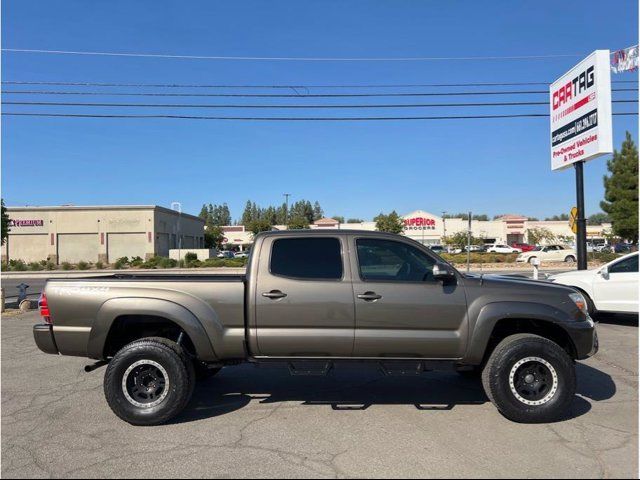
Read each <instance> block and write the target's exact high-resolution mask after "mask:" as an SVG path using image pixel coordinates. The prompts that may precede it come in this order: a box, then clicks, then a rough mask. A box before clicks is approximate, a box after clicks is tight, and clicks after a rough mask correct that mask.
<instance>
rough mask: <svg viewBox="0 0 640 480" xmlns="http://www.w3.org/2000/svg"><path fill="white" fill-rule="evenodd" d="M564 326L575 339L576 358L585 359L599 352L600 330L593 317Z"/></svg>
mask: <svg viewBox="0 0 640 480" xmlns="http://www.w3.org/2000/svg"><path fill="white" fill-rule="evenodd" d="M564 326H565V328H566V329H567V332H568V333H569V335H570V336H571V340H573V345H574V346H575V349H576V360H584V359H585V358H589V357H592V356H593V355H595V354H596V353H597V352H598V348H600V344H599V341H598V331H597V330H596V324H595V323H594V321H593V320H592V319H591V317H587V319H586V321H584V322H571V323H566V324H565V325H564Z"/></svg>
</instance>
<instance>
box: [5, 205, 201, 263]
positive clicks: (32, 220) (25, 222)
mask: <svg viewBox="0 0 640 480" xmlns="http://www.w3.org/2000/svg"><path fill="white" fill-rule="evenodd" d="M7 213H8V214H9V219H10V222H9V228H10V231H9V237H8V239H7V242H6V243H5V245H3V247H2V260H3V261H6V260H7V258H8V259H20V260H24V261H25V262H38V261H41V260H47V259H48V260H50V261H52V262H54V263H62V262H69V263H78V262H80V261H85V262H97V261H101V262H104V263H113V262H115V261H116V260H117V259H118V258H120V257H129V258H132V257H140V258H143V259H147V258H149V257H152V256H154V255H161V256H164V257H168V256H169V250H170V249H172V248H203V247H204V221H203V220H202V219H201V218H199V217H196V216H193V215H189V214H185V213H178V212H176V211H174V210H170V209H168V208H164V207H159V206H155V205H131V206H60V207H8V208H7Z"/></svg>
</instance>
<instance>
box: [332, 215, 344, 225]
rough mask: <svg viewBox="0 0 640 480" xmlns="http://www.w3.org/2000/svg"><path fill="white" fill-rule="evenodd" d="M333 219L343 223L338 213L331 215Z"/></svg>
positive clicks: (342, 218)
mask: <svg viewBox="0 0 640 480" xmlns="http://www.w3.org/2000/svg"><path fill="white" fill-rule="evenodd" d="M331 218H333V219H334V220H336V221H337V222H338V223H344V217H341V216H340V215H335V216H333V217H331Z"/></svg>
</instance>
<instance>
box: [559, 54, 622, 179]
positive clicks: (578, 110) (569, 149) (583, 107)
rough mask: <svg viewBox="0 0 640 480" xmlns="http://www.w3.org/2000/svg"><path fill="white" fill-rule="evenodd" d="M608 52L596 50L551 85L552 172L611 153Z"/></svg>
mask: <svg viewBox="0 0 640 480" xmlns="http://www.w3.org/2000/svg"><path fill="white" fill-rule="evenodd" d="M609 64H610V62H609V50H596V51H595V52H593V53H592V54H591V55H589V56H588V57H587V58H585V59H584V60H583V61H582V62H580V63H579V64H578V65H576V66H575V67H574V68H572V69H571V70H569V72H567V73H566V74H564V75H563V76H562V77H560V78H559V79H558V80H556V81H555V82H554V83H553V84H551V88H550V91H549V104H550V105H549V108H550V113H551V170H561V169H563V168H567V167H569V166H571V165H572V164H574V163H576V162H582V161H587V160H592V159H594V158H596V157H598V156H600V155H604V154H607V153H611V152H613V141H612V126H611V69H610V66H609Z"/></svg>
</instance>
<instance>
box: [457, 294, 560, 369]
mask: <svg viewBox="0 0 640 480" xmlns="http://www.w3.org/2000/svg"><path fill="white" fill-rule="evenodd" d="M510 318H511V319H526V320H536V321H538V322H546V323H550V324H553V325H554V326H556V327H560V328H561V329H562V330H563V331H564V332H565V333H566V334H567V335H568V337H569V338H571V336H570V335H569V332H568V331H567V329H566V328H565V327H564V326H563V324H564V323H566V322H568V321H570V319H569V318H568V317H567V314H566V313H565V312H563V311H562V310H559V309H557V308H555V307H553V306H551V305H546V304H543V303H536V302H493V303H488V304H487V305H485V306H483V307H482V308H481V309H480V312H479V314H478V317H477V319H476V322H475V325H474V327H473V334H472V336H471V339H470V342H469V349H468V351H467V355H466V358H465V362H464V363H468V364H470V365H479V364H480V363H481V362H482V360H483V359H484V356H485V352H486V350H487V346H488V345H489V339H490V338H491V334H492V333H493V330H494V328H495V326H496V324H497V323H498V322H499V321H501V320H505V319H510ZM571 341H572V342H573V339H571Z"/></svg>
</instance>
